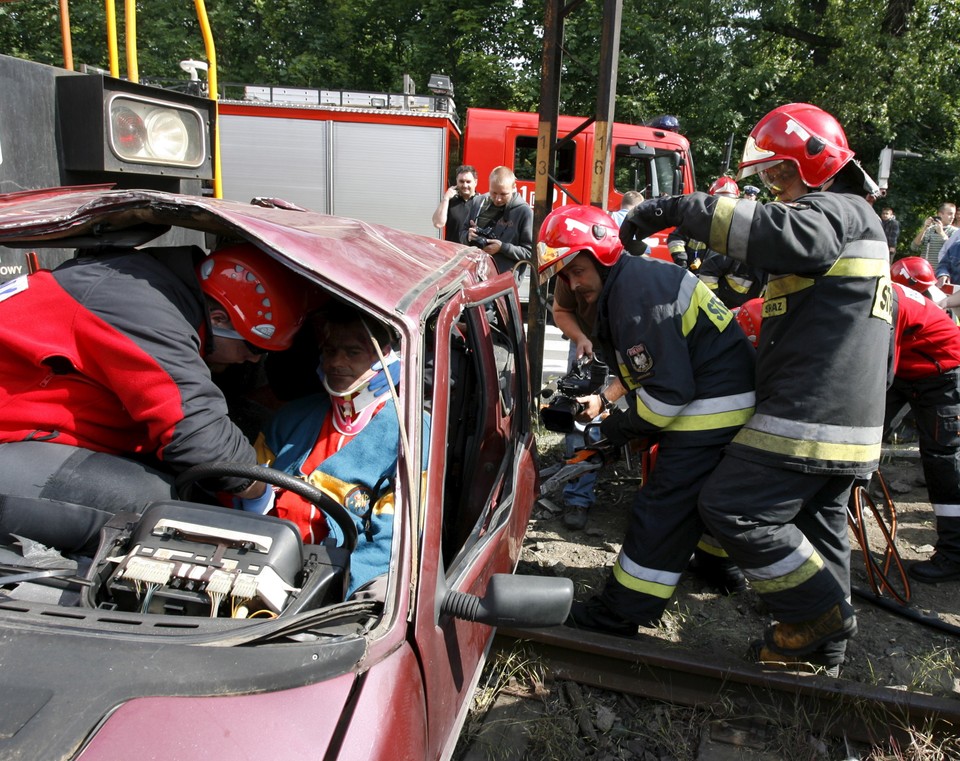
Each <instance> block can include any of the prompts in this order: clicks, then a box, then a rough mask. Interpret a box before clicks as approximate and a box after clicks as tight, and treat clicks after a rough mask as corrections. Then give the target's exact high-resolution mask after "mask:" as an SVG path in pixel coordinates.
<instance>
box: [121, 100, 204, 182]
mask: <svg viewBox="0 0 960 761" xmlns="http://www.w3.org/2000/svg"><path fill="white" fill-rule="evenodd" d="M109 144H110V149H111V150H112V151H113V153H114V155H116V157H117V158H119V159H120V160H121V161H130V162H133V163H138V164H144V163H146V164H167V165H170V166H178V167H198V166H200V165H201V164H202V163H203V162H204V160H205V159H206V144H205V142H204V130H203V117H202V116H201V114H200V113H199V112H198V111H196V110H195V109H192V108H189V107H186V106H174V105H171V104H169V103H163V102H162V101H155V100H152V99H149V98H139V97H137V98H135V97H131V96H129V95H116V96H114V97H113V98H112V99H111V101H110V134H109Z"/></svg>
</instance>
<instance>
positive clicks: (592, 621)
mask: <svg viewBox="0 0 960 761" xmlns="http://www.w3.org/2000/svg"><path fill="white" fill-rule="evenodd" d="M566 625H567V626H570V627H572V628H574V629H587V630H589V631H594V632H601V633H602V634H612V635H614V636H616V637H636V636H637V628H638V627H639V624H635V623H631V622H630V621H627V619H625V618H623V617H622V616H620V615H619V614H618V613H616V612H615V611H613V610H611V609H610V608H609V606H608V605H607V604H606V603H605V602H604V601H603V598H601V597H599V596H596V597H591V598H590V599H589V600H587V601H586V602H575V603H574V604H573V606H572V607H571V608H570V616H569V617H568V618H567V621H566Z"/></svg>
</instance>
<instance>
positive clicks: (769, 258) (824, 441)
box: [678, 192, 892, 474]
mask: <svg viewBox="0 0 960 761" xmlns="http://www.w3.org/2000/svg"><path fill="white" fill-rule="evenodd" d="M678 213H679V215H680V216H681V217H682V221H681V223H680V225H679V227H681V228H682V229H683V230H684V232H687V233H689V234H690V235H694V236H696V235H701V236H704V237H705V238H706V239H708V240H709V242H710V247H711V248H713V249H715V250H716V251H719V252H720V253H724V254H727V255H728V256H732V257H734V258H736V259H739V260H742V261H745V262H747V264H749V265H751V266H754V267H757V268H759V269H761V270H764V271H766V272H768V273H770V279H769V281H768V284H767V291H766V300H765V301H764V311H763V329H762V330H761V333H760V343H759V346H758V353H757V399H758V404H757V414H756V415H755V416H754V417H753V418H752V419H751V421H750V422H749V423H747V425H746V426H744V428H743V429H742V430H741V431H740V433H739V434H738V435H737V437H736V439H735V440H734V442H733V443H732V445H731V451H736V453H737V454H739V455H740V456H742V457H745V458H748V459H752V460H755V461H760V462H766V463H768V464H771V465H776V466H780V467H787V468H791V469H796V470H801V471H804V472H813V473H837V474H840V473H847V474H849V473H855V474H859V473H868V472H871V471H873V470H875V469H876V467H877V463H878V460H879V456H880V442H881V436H882V428H883V410H884V394H885V386H886V375H887V356H888V349H889V341H890V327H891V319H892V318H891V308H892V295H891V288H890V272H889V261H888V260H889V252H888V250H887V243H886V237H885V236H884V234H883V228H882V227H881V226H880V221H879V219H878V217H877V215H876V214H875V213H874V212H873V210H872V209H871V208H870V206H869V204H867V203H866V201H865V200H864V199H863V198H860V197H858V196H856V195H853V194H848V193H841V192H816V193H810V194H808V195H806V196H803V197H802V198H799V199H797V200H796V201H794V202H792V203H770V204H766V205H762V204H759V203H757V202H756V201H747V200H735V199H731V198H723V197H713V196H708V195H707V194H705V193H694V194H692V195H691V196H685V197H683V198H681V199H679V201H678Z"/></svg>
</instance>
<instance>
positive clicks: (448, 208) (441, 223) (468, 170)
mask: <svg viewBox="0 0 960 761" xmlns="http://www.w3.org/2000/svg"><path fill="white" fill-rule="evenodd" d="M476 194H477V170H476V169H474V168H473V167H472V166H470V165H469V164H464V165H462V166H458V167H457V173H456V184H455V185H451V186H450V187H449V188H447V190H446V191H445V192H444V194H443V197H442V198H441V199H440V205H439V206H437V210H436V211H435V212H433V226H434V227H436V228H437V229H438V230H443V231H444V232H443V239H444V240H449V241H453V242H454V243H459V242H460V229H461V228H462V227H463V224H464V222H466V221H467V203H468V202H469V201H470V199H471V198H473V197H474V196H475V195H476Z"/></svg>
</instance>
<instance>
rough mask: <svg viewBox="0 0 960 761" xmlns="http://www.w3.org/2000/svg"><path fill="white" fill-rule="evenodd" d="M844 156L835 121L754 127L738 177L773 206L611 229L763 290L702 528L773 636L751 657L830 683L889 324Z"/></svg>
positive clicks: (801, 117)
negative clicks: (735, 264)
mask: <svg viewBox="0 0 960 761" xmlns="http://www.w3.org/2000/svg"><path fill="white" fill-rule="evenodd" d="M853 155H854V154H853V151H852V150H850V148H849V145H848V143H847V138H846V135H845V134H844V132H843V129H842V127H841V126H840V124H839V123H838V122H837V121H836V119H834V118H833V117H832V116H831V115H830V114H828V113H826V112H825V111H823V110H821V109H819V108H817V107H816V106H812V105H809V104H805V103H794V104H790V105H787V106H781V107H780V108H777V109H774V110H773V111H771V112H770V113H769V114H767V115H766V116H765V117H764V118H763V119H761V120H760V122H759V123H758V124H757V126H756V127H754V129H753V131H752V132H751V133H750V137H749V138H748V140H747V145H746V148H745V150H744V155H743V160H742V161H741V163H740V177H741V178H742V177H744V176H747V175H750V174H754V173H756V172H759V173H760V177H761V179H762V180H763V181H764V184H765V185H766V186H767V188H768V189H769V190H770V192H771V193H772V194H773V195H774V197H775V198H776V201H775V202H773V203H769V204H763V205H761V204H758V203H756V202H753V201H744V200H734V199H730V198H717V197H713V196H709V195H707V194H705V193H694V194H692V195H689V196H682V197H675V198H667V199H658V200H657V201H652V202H647V203H644V204H641V205H640V206H638V207H637V209H636V210H635V211H634V214H633V215H632V216H631V217H629V218H628V219H627V220H626V221H625V222H624V226H623V227H622V228H621V236H622V237H623V239H624V241H625V243H626V244H627V246H628V248H629V247H630V246H635V245H637V244H636V243H635V241H642V239H643V238H644V237H647V236H649V235H650V234H652V233H653V232H655V231H657V230H660V229H663V228H665V227H669V226H671V225H676V226H677V227H679V228H680V230H681V231H682V232H684V233H686V234H689V235H691V236H693V237H695V238H698V239H700V240H707V241H709V242H710V247H711V248H713V249H715V250H716V251H719V252H720V253H723V254H726V255H728V256H732V257H734V258H735V259H739V260H741V261H745V262H746V263H747V264H750V265H752V266H755V267H758V268H760V269H762V270H763V271H765V272H768V273H769V274H770V280H769V282H768V285H767V292H766V300H765V302H764V309H763V324H762V327H761V329H760V340H759V347H758V351H757V410H756V413H755V414H754V416H753V417H752V418H751V419H750V420H749V421H748V422H747V423H746V425H744V427H743V428H742V429H741V430H740V432H739V433H738V434H737V435H736V436H735V437H734V439H733V441H732V442H731V443H730V445H729V446H728V447H727V450H726V452H725V454H724V458H723V460H721V462H720V464H719V465H718V466H717V469H716V470H715V471H714V472H713V475H712V476H711V477H710V479H709V480H708V481H707V483H706V485H705V486H704V488H703V491H702V492H701V494H700V513H701V516H702V517H703V520H704V522H705V523H706V525H707V527H708V528H710V529H711V531H712V532H713V534H714V536H715V537H716V538H717V539H718V540H719V541H720V543H721V545H722V546H723V547H724V549H726V550H727V552H728V553H729V554H730V557H731V558H732V559H733V561H734V562H735V563H736V564H737V565H738V566H739V567H740V569H741V570H742V571H743V573H744V575H745V576H746V577H747V579H748V580H749V581H750V583H751V585H752V586H753V588H754V589H755V590H756V591H757V592H758V593H759V594H760V595H761V597H762V598H763V600H764V602H765V604H766V605H767V607H768V608H769V610H770V611H771V612H772V613H773V615H774V617H775V618H776V620H777V621H776V623H775V624H773V625H772V626H770V627H769V628H768V629H767V631H766V632H765V635H764V638H763V640H761V641H759V642H757V643H755V645H754V648H753V651H752V655H753V657H755V658H757V659H758V660H760V661H762V662H772V663H788V664H790V663H792V664H796V663H802V662H805V663H813V664H816V665H819V666H824V667H826V668H828V669H829V670H832V671H833V670H836V671H838V670H839V665H840V664H841V663H842V661H843V658H844V653H845V651H846V641H847V639H849V638H850V637H852V636H853V635H854V634H855V633H856V630H857V624H856V617H855V615H854V610H853V607H852V605H851V604H850V547H849V542H848V538H847V521H846V505H847V502H848V498H849V495H850V490H851V487H852V485H853V481H854V479H855V478H856V477H857V476H865V475H867V474H870V473H872V472H873V471H874V470H876V468H877V464H878V461H879V458H880V445H881V439H882V430H883V417H884V396H885V387H886V380H887V372H886V368H887V357H888V349H889V344H890V337H891V319H892V317H891V309H892V293H891V288H890V268H889V254H888V250H887V241H886V236H885V235H884V233H883V229H882V227H881V226H880V220H879V218H878V217H877V215H876V213H875V212H874V211H873V209H872V208H871V207H870V205H869V204H868V203H867V202H866V200H865V198H864V187H865V185H866V184H868V183H870V184H872V181H871V180H869V178H868V177H866V175H865V173H864V172H863V170H862V169H860V167H859V164H857V163H856V162H854V161H853ZM873 187H875V186H873ZM851 368H856V373H857V382H856V383H851V382H850V372H851Z"/></svg>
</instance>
